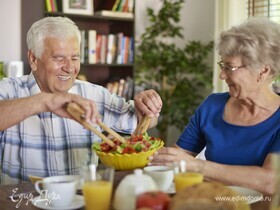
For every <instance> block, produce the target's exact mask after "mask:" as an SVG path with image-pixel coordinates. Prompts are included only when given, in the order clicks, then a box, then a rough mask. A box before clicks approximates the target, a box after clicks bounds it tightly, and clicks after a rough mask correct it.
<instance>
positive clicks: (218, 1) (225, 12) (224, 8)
mask: <svg viewBox="0 0 280 210" xmlns="http://www.w3.org/2000/svg"><path fill="white" fill-rule="evenodd" d="M246 7H247V1H245V0H215V38H216V40H217V37H218V36H219V34H220V32H221V31H223V30H227V29H229V28H230V27H231V26H233V25H237V24H240V23H242V22H243V21H244V20H246V19H247V8H246ZM219 60H220V57H219V55H218V54H217V52H216V51H215V53H214V69H213V92H225V91H227V90H228V87H227V85H226V83H225V82H224V81H222V80H220V78H219V73H220V69H219V67H218V66H217V62H218V61H219Z"/></svg>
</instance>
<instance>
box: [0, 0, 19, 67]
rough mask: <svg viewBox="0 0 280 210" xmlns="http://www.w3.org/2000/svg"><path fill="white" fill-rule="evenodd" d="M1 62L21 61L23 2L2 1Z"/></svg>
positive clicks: (0, 11) (0, 12)
mask: <svg viewBox="0 0 280 210" xmlns="http://www.w3.org/2000/svg"><path fill="white" fill-rule="evenodd" d="M0 5H1V6H0V26H1V33H0V61H4V62H5V63H7V62H9V61H14V60H20V59H21V47H20V46H21V27H20V16H21V9H20V7H21V1H19V0H0Z"/></svg>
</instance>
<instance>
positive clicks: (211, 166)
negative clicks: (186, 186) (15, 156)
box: [151, 147, 275, 194]
mask: <svg viewBox="0 0 280 210" xmlns="http://www.w3.org/2000/svg"><path fill="white" fill-rule="evenodd" d="M195 155H196V154H195V153H192V152H189V151H186V150H183V149H181V148H174V147H165V148H163V149H161V150H159V151H158V153H157V154H156V155H154V156H153V157H152V162H151V164H152V165H162V164H165V165H170V164H171V163H172V162H178V161H180V160H186V161H187V170H189V171H199V172H202V173H203V175H204V177H205V179H209V180H212V181H218V182H222V183H224V184H226V185H236V186H242V187H248V188H251V189H255V190H257V191H260V192H262V193H264V194H273V193H274V191H275V173H274V171H273V168H272V156H273V154H268V155H267V157H266V159H265V162H264V164H263V166H262V167H259V166H238V165H225V164H219V163H215V162H211V161H207V160H201V159H197V158H195Z"/></svg>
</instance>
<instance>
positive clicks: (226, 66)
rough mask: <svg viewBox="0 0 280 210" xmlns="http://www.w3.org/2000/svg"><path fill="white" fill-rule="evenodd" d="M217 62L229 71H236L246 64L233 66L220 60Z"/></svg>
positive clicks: (222, 68)
mask: <svg viewBox="0 0 280 210" xmlns="http://www.w3.org/2000/svg"><path fill="white" fill-rule="evenodd" d="M217 64H218V65H219V66H220V68H221V70H226V71H227V72H233V71H236V70H238V69H240V68H243V67H245V66H244V65H243V66H238V67H232V66H230V65H228V64H225V63H224V62H223V61H219V62H218V63H217Z"/></svg>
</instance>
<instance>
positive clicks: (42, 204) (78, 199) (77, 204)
mask: <svg viewBox="0 0 280 210" xmlns="http://www.w3.org/2000/svg"><path fill="white" fill-rule="evenodd" d="M39 199H41V198H40V196H37V197H35V198H34V199H33V200H32V204H33V205H34V206H36V207H38V208H40V209H47V210H59V209H64V210H71V209H79V208H81V207H83V206H84V205H85V202H84V197H83V196H81V195H76V196H75V198H74V200H73V202H72V204H71V205H70V206H64V207H53V206H49V205H48V203H47V201H45V200H39Z"/></svg>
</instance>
